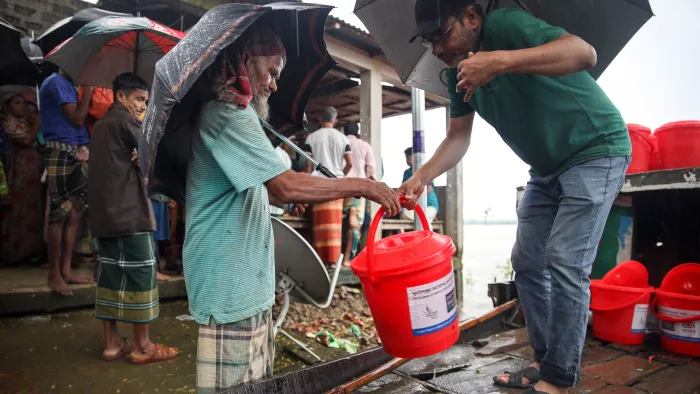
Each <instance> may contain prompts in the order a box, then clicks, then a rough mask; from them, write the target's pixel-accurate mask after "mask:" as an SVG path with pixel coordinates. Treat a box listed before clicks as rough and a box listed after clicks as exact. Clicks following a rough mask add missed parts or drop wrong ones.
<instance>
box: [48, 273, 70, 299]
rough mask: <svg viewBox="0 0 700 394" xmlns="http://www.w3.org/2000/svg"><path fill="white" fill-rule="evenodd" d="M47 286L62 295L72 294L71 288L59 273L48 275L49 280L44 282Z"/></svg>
mask: <svg viewBox="0 0 700 394" xmlns="http://www.w3.org/2000/svg"><path fill="white" fill-rule="evenodd" d="M46 285H47V286H49V287H50V288H51V290H52V291H54V292H56V293H58V294H60V295H62V296H71V295H73V290H71V289H70V287H69V286H68V284H67V283H66V282H65V281H64V280H63V278H61V276H59V275H55V276H54V275H50V276H49V280H48V282H47V283H46Z"/></svg>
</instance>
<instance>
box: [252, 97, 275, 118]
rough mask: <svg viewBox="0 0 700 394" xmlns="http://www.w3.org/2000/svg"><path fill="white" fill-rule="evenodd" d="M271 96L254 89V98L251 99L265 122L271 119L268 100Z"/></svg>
mask: <svg viewBox="0 0 700 394" xmlns="http://www.w3.org/2000/svg"><path fill="white" fill-rule="evenodd" d="M269 97H270V96H265V95H260V94H257V93H256V92H255V91H254V92H253V100H251V103H252V104H253V107H255V111H257V113H258V116H260V117H261V118H262V120H264V121H265V122H267V121H269V120H270V103H268V102H267V99H268V98H269Z"/></svg>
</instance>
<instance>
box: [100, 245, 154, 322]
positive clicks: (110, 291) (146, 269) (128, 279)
mask: <svg viewBox="0 0 700 394" xmlns="http://www.w3.org/2000/svg"><path fill="white" fill-rule="evenodd" d="M97 253H98V260H99V262H100V265H99V268H98V270H97V294H96V296H95V298H96V299H95V315H96V316H97V318H98V319H107V320H118V321H123V322H127V323H148V322H150V321H152V320H154V319H155V318H156V317H158V312H159V307H158V284H157V282H156V258H155V254H154V250H153V236H152V235H151V233H150V232H146V233H137V234H133V235H127V236H123V237H111V238H97Z"/></svg>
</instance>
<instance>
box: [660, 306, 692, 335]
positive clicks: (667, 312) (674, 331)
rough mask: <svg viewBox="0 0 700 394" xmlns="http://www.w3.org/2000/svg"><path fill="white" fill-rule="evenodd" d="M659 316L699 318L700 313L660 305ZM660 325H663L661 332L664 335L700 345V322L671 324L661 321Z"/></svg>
mask: <svg viewBox="0 0 700 394" xmlns="http://www.w3.org/2000/svg"><path fill="white" fill-rule="evenodd" d="M659 314H660V315H661V316H669V317H674V318H684V317H693V316H699V315H700V311H688V310H683V309H676V308H669V307H667V306H664V305H659ZM659 324H660V325H661V331H663V333H664V335H666V336H667V337H669V338H673V339H678V340H681V341H687V342H698V343H700V321H694V322H690V323H671V322H666V321H663V320H659Z"/></svg>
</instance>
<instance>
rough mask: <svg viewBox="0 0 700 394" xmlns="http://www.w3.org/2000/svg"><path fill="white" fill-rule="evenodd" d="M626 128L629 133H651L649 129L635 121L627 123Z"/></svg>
mask: <svg viewBox="0 0 700 394" xmlns="http://www.w3.org/2000/svg"><path fill="white" fill-rule="evenodd" d="M627 130H628V131H629V132H630V133H641V134H644V135H649V134H651V129H650V128H648V127H646V126H642V125H640V124H636V123H627Z"/></svg>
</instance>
